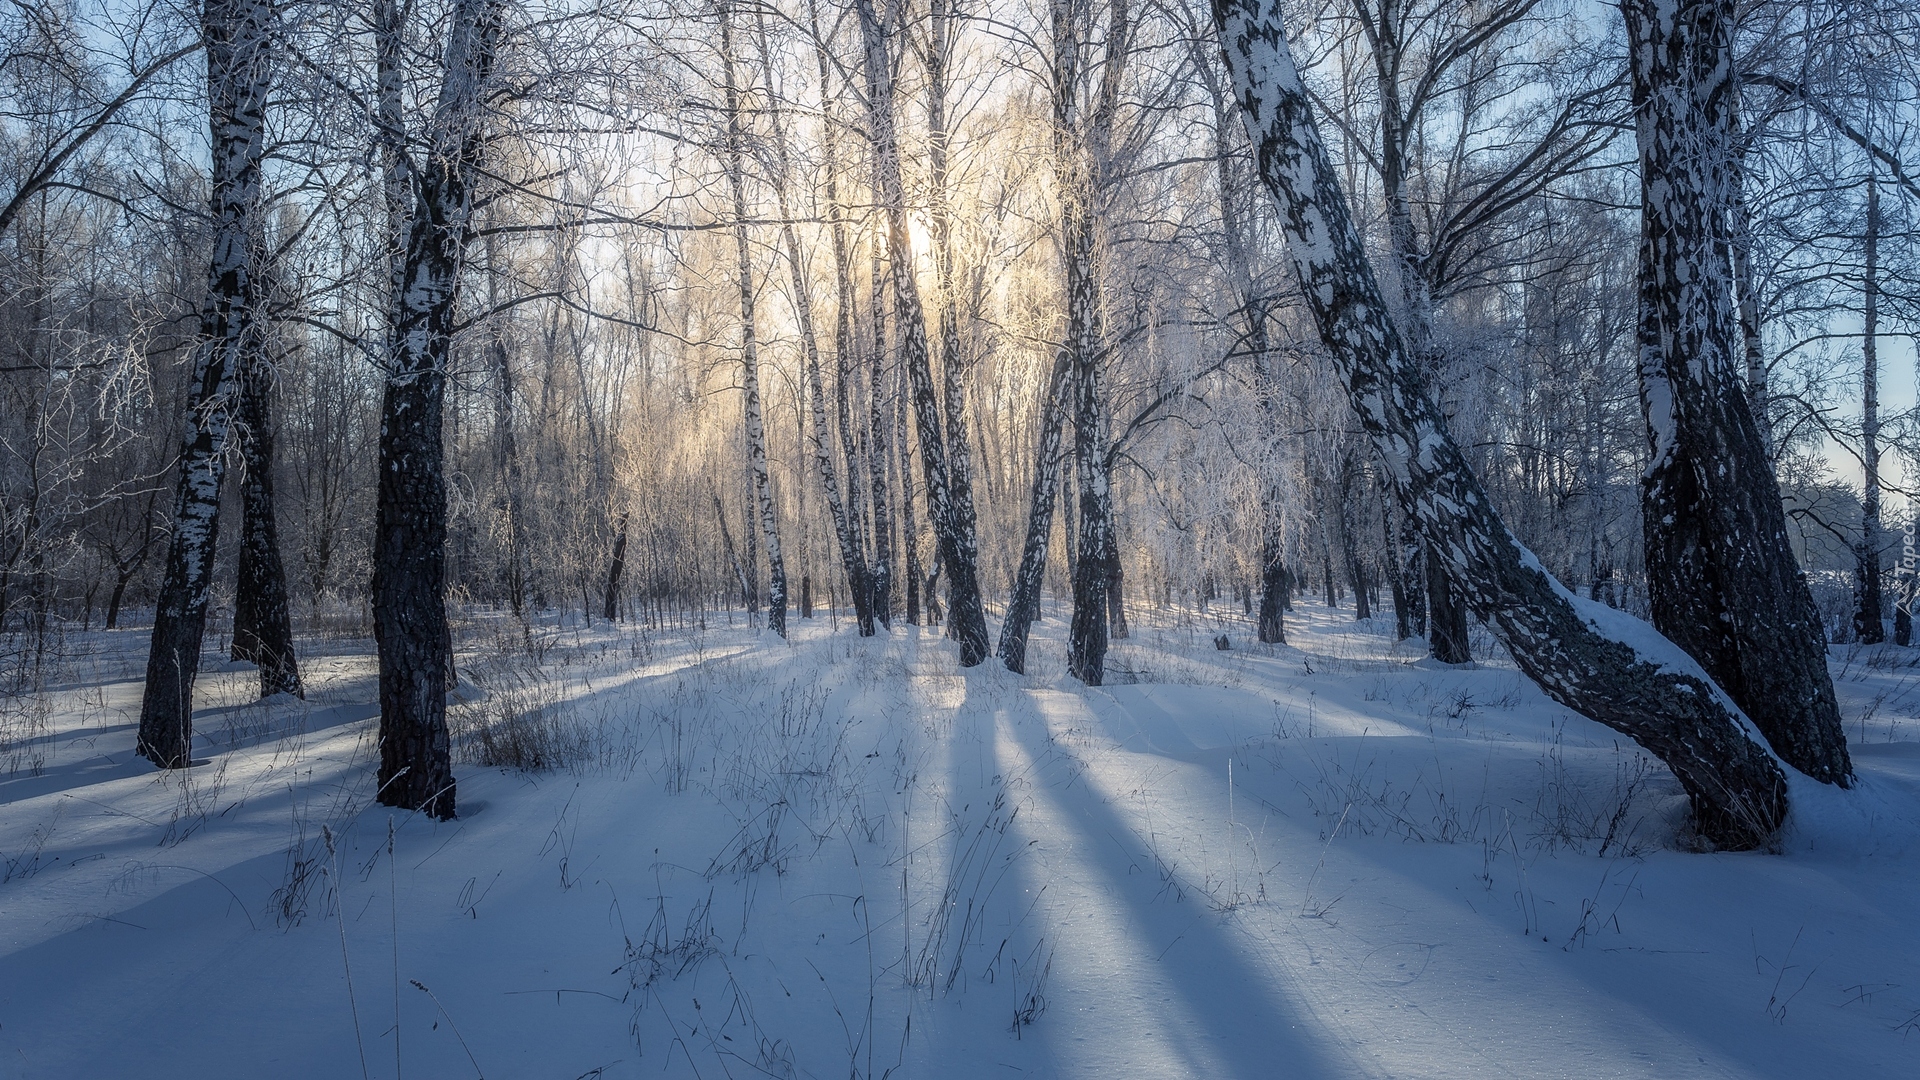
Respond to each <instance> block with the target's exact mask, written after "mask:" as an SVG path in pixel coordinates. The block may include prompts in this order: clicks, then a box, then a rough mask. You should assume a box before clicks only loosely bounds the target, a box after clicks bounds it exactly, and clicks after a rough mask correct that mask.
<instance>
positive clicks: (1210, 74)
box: [1192, 36, 1288, 645]
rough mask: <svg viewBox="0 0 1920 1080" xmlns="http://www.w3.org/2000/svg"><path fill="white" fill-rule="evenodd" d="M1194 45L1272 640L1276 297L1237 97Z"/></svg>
mask: <svg viewBox="0 0 1920 1080" xmlns="http://www.w3.org/2000/svg"><path fill="white" fill-rule="evenodd" d="M1192 49H1193V61H1194V68H1195V70H1197V71H1199V72H1201V73H1202V77H1203V78H1204V80H1205V81H1206V84H1207V91H1208V97H1209V98H1210V100H1211V101H1212V103H1213V145H1214V154H1215V157H1216V159H1217V160H1216V166H1215V167H1216V169H1217V170H1218V173H1219V179H1218V186H1219V188H1220V233H1221V238H1222V246H1223V247H1224V248H1225V254H1226V263H1227V272H1228V273H1229V274H1230V275H1231V277H1232V280H1233V284H1234V294H1235V295H1234V299H1235V300H1236V301H1238V302H1239V308H1240V313H1241V316H1242V319H1243V321H1244V322H1245V331H1244V333H1245V340H1244V343H1243V344H1242V346H1241V347H1242V348H1244V349H1245V350H1246V352H1247V357H1248V360H1249V362H1250V365H1251V367H1252V368H1253V380H1254V394H1255V397H1256V398H1257V399H1258V401H1259V404H1260V448H1261V450H1263V451H1264V452H1265V456H1264V458H1260V459H1256V460H1257V461H1258V462H1259V469H1260V618H1259V626H1258V631H1257V636H1258V638H1259V639H1260V640H1261V641H1263V642H1265V643H1267V644H1270V645H1280V644H1285V643H1286V640H1287V627H1286V617H1285V615H1284V612H1285V611H1286V609H1287V606H1288V605H1287V597H1286V595H1285V594H1286V590H1287V586H1288V581H1287V569H1286V565H1285V559H1286V545H1285V542H1284V539H1283V537H1282V536H1281V529H1282V527H1283V525H1284V524H1285V522H1284V521H1283V513H1282V509H1281V499H1282V497H1281V493H1280V483H1279V473H1280V463H1279V462H1278V461H1276V460H1273V459H1274V458H1277V457H1278V456H1279V449H1280V446H1279V444H1280V438H1281V417H1280V393H1279V385H1278V381H1279V380H1278V379H1277V378H1276V376H1275V372H1274V370H1273V356H1272V344H1271V341H1270V339H1269V337H1268V333H1267V315H1268V309H1269V308H1270V306H1271V304H1272V298H1271V297H1269V296H1265V295H1261V294H1260V293H1259V292H1258V291H1257V289H1256V287H1255V284H1254V272H1253V257H1252V255H1251V254H1250V253H1249V250H1248V247H1249V245H1248V243H1247V239H1246V231H1247V223H1246V219H1247V218H1248V217H1250V216H1251V214H1252V209H1253V208H1252V207H1251V206H1250V205H1245V204H1246V203H1247V202H1248V201H1249V200H1248V198H1247V193H1246V192H1245V190H1244V189H1245V185H1243V184H1242V183H1241V181H1240V175H1239V172H1238V171H1237V169H1236V167H1235V166H1236V163H1237V162H1238V161H1239V160H1240V159H1239V156H1238V155H1237V154H1235V153H1234V150H1235V143H1234V138H1233V131H1234V127H1233V124H1234V119H1235V118H1234V115H1233V108H1234V106H1233V99H1232V98H1231V97H1230V96H1229V95H1228V93H1227V88H1226V87H1225V86H1223V85H1221V83H1220V80H1219V79H1218V78H1217V76H1216V75H1215V69H1214V66H1213V65H1212V64H1211V63H1210V62H1209V58H1208V56H1207V55H1206V52H1205V50H1206V44H1205V42H1204V40H1203V38H1202V37H1200V36H1196V37H1195V38H1194V41H1193V44H1192Z"/></svg>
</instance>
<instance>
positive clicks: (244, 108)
mask: <svg viewBox="0 0 1920 1080" xmlns="http://www.w3.org/2000/svg"><path fill="white" fill-rule="evenodd" d="M273 19H274V9H273V4H272V2H271V0H208V2H207V3H206V5H205V6H204V7H203V8H202V9H201V17H200V27H201V40H202V44H203V47H204V48H205V50H206V56H207V106H208V109H207V126H208V134H209V137H210V139H211V143H212V146H211V150H212V154H211V162H212V174H211V177H210V179H211V184H210V187H211V197H210V199H209V207H208V209H209V217H210V219H211V223H212V225H211V231H212V235H213V254H212V258H211V259H210V261H209V263H208V267H207V292H206V297H205V299H204V300H202V302H201V306H200V332H199V338H198V341H197V343H196V345H195V354H194V372H193V383H192V387H193V397H192V400H191V404H190V406H189V409H190V412H189V414H188V416H187V418H186V430H185V431H184V433H183V434H182V436H181V440H180V458H179V465H178V468H179V470H180V472H179V480H178V487H177V489H176V492H175V496H174V513H173V535H172V537H171V538H170V539H169V542H168V545H167V563H166V570H165V576H164V577H163V579H162V581H161V586H160V597H159V602H158V604H157V606H156V609H155V612H154V623H153V644H152V648H151V650H150V651H149V653H148V654H147V681H146V688H145V691H144V695H143V697H142V701H141V705H140V732H139V741H138V746H137V748H138V751H139V753H140V755H141V756H142V757H145V758H146V759H147V760H149V761H151V762H153V763H154V764H155V765H158V766H159V767H161V768H163V769H175V768H183V767H185V766H186V765H188V764H189V763H190V761H191V757H192V751H193V682H194V675H195V674H196V673H197V672H198V670H199V667H200V644H201V635H202V633H203V631H204V630H205V629H206V619H207V592H208V587H209V585H210V584H211V581H212V576H213V556H214V547H215V544H216V543H217V541H218V539H219V530H220V491H221V487H222V486H223V484H224V481H225V479H226V448H227V439H228V436H229V434H230V433H231V431H232V429H233V425H234V417H233V412H234V407H235V401H234V397H235V383H236V381H237V379H238V376H239V373H240V371H241V369H242V367H243V366H244V364H245V363H246V354H247V353H248V352H249V351H251V350H258V349H261V348H262V347H263V346H262V342H261V337H260V327H259V325H258V324H257V323H256V320H255V315H256V308H257V304H258V300H259V292H260V290H259V288H258V283H257V281H256V278H255V275H254V268H253V261H254V260H253V253H252V251H251V244H252V241H253V239H254V237H255V236H257V235H258V233H257V230H256V229H255V228H254V215H255V214H256V213H257V211H258V205H259V201H260V163H261V159H262V157H263V155H264V153H265V146H266V142H265V132H266V108H267V97H268V92H269V89H270V87H271V85H272V78H273V65H272V55H271V51H270V49H269V40H270V38H271V35H272V33H273V29H274V28H273Z"/></svg>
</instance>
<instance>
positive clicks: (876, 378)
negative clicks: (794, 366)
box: [867, 80, 893, 630]
mask: <svg viewBox="0 0 1920 1080" xmlns="http://www.w3.org/2000/svg"><path fill="white" fill-rule="evenodd" d="M869 82H871V80H869ZM868 92H869V93H871V92H872V90H871V87H869V91H868ZM875 168H876V170H877V169H878V165H876V166H875ZM879 187H880V185H879V181H878V179H877V178H876V181H875V184H874V190H875V191H876V192H877V191H878V190H879ZM884 265H885V262H884V260H883V258H882V256H881V253H880V245H879V243H878V241H876V242H875V245H874V252H873V279H872V280H873V286H872V296H873V301H872V308H873V338H872V346H871V348H872V351H871V352H870V353H869V354H868V358H867V483H868V487H869V488H870V491H869V494H870V496H871V501H872V503H873V571H872V573H871V575H870V576H869V581H870V582H871V583H872V585H873V617H874V618H876V619H878V620H880V625H882V626H884V627H886V628H887V629H889V630H891V629H893V492H892V485H891V484H889V483H887V467H888V466H889V465H890V464H892V442H891V440H890V439H889V437H888V436H889V435H890V434H891V432H890V431H889V427H890V425H891V422H892V418H891V417H889V416H887V415H886V412H887V409H886V405H887V401H888V397H887V395H888V392H889V389H890V388H889V387H888V386H887V371H886V358H887V294H886V280H887V279H886V274H885V272H884V270H883V267H884Z"/></svg>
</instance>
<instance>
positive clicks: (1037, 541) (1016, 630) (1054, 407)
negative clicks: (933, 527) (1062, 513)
mask: <svg viewBox="0 0 1920 1080" xmlns="http://www.w3.org/2000/svg"><path fill="white" fill-rule="evenodd" d="M1072 385H1073V355H1072V353H1070V352H1069V351H1068V350H1067V349H1065V348H1062V349H1059V350H1057V351H1056V352H1055V353H1054V360H1053V371H1052V373H1051V374H1050V375H1048V377H1047V385H1046V389H1045V390H1044V391H1042V393H1043V394H1044V395H1045V396H1044V397H1043V398H1042V399H1041V402H1040V438H1039V443H1038V445H1037V446H1035V448H1034V458H1033V480H1032V482H1031V484H1030V485H1029V487H1028V490H1027V536H1026V540H1025V541H1024V542H1023V543H1022V544H1021V547H1020V568H1019V569H1018V570H1016V571H1014V575H1013V589H1012V593H1011V596H1010V597H1009V599H1008V601H1007V614H1006V618H1005V619H1003V620H1001V623H1000V645H999V648H998V649H997V650H996V651H995V655H997V656H999V657H1000V662H1001V663H1003V664H1005V665H1006V666H1007V670H1008V671H1011V672H1013V673H1014V674H1016V675H1019V674H1024V673H1025V672H1026V670H1027V635H1028V634H1029V633H1030V632H1031V631H1032V629H1033V621H1034V620H1035V619H1036V618H1038V617H1039V615H1040V589H1041V587H1042V586H1043V585H1045V584H1046V576H1047V548H1048V545H1049V544H1050V543H1051V541H1052V539H1053V512H1054V505H1055V503H1056V502H1057V501H1058V496H1059V491H1060V458H1061V451H1060V444H1061V436H1062V435H1063V434H1064V432H1065V429H1066V396H1067V394H1068V392H1069V390H1070V388H1071V387H1072Z"/></svg>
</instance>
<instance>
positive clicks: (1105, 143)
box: [1050, 0, 1131, 686]
mask: <svg viewBox="0 0 1920 1080" xmlns="http://www.w3.org/2000/svg"><path fill="white" fill-rule="evenodd" d="M1108 6H1109V15H1108V25H1107V28H1106V30H1107V33H1106V41H1105V46H1104V56H1103V61H1104V63H1103V66H1102V68H1101V73H1100V84H1099V88H1098V91H1097V93H1096V96H1095V103H1094V108H1093V111H1092V112H1091V114H1089V115H1087V116H1085V117H1084V119H1083V118H1082V116H1081V110H1080V108H1079V101H1080V52H1081V48H1082V44H1083V39H1084V38H1088V37H1091V36H1092V29H1091V27H1085V26H1082V25H1081V23H1080V21H1079V20H1080V18H1081V16H1082V14H1083V12H1082V10H1081V9H1080V8H1078V7H1077V6H1076V5H1074V4H1071V3H1067V2H1066V0H1054V2H1053V3H1052V4H1051V5H1050V15H1051V19H1052V26H1053V42H1054V44H1053V50H1054V51H1053V67H1052V72H1051V74H1052V83H1053V85H1052V93H1053V113H1054V116H1053V121H1054V156H1055V158H1056V164H1055V169H1056V170H1057V173H1058V177H1057V180H1056V187H1057V188H1058V189H1059V192H1060V195H1059V198H1060V237H1061V262H1062V269H1063V271H1064V277H1065V279H1066V280H1065V286H1066V288H1065V290H1064V291H1065V294H1066V307H1067V342H1066V344H1067V349H1068V350H1069V351H1070V352H1071V353H1072V354H1073V390H1074V398H1073V433H1074V439H1073V455H1074V472H1075V475H1076V479H1077V480H1078V482H1079V493H1078V499H1077V509H1078V512H1079V529H1078V544H1077V547H1078V555H1079V559H1078V560H1077V563H1076V565H1075V566H1074V568H1073V617H1072V620H1071V622H1070V624H1069V628H1068V659H1067V670H1068V672H1069V673H1070V674H1072V675H1073V677H1074V678H1077V679H1079V680H1080V681H1082V682H1084V683H1086V684H1087V685H1088V686H1099V685H1100V684H1101V682H1102V681H1103V679H1104V678H1105V670H1106V656H1107V643H1108V636H1109V620H1110V615H1109V613H1108V610H1107V587H1108V581H1109V577H1110V574H1111V561H1112V558H1113V543H1114V536H1113V498H1112V491H1111V488H1110V487H1109V483H1108V481H1109V474H1108V471H1107V458H1108V451H1109V448H1110V441H1111V440H1110V436H1109V434H1108V426H1107V414H1106V394H1105V392H1104V378H1103V372H1102V366H1103V360H1104V357H1103V351H1102V348H1101V346H1102V344H1103V339H1104V338H1105V336H1106V332H1105V327H1104V326H1103V325H1102V317H1101V309H1100V300H1101V296H1100V282H1101V267H1100V256H1101V252H1100V243H1099V225H1100V217H1099V209H1098V207H1097V206H1096V200H1097V199H1098V198H1099V196H1100V193H1101V192H1102V191H1103V190H1104V189H1105V186H1106V183H1107V180H1108V176H1107V169H1108V164H1109V163H1108V160H1107V157H1108V147H1109V144H1110V142H1111V136H1112V130H1113V123H1114V114H1115V112H1116V110H1117V107H1118V103H1119V95H1120V85H1121V80H1122V77H1123V74H1124V72H1125V68H1126V52H1127V48H1128V39H1129V36H1130V25H1131V24H1130V11H1129V8H1128V6H1127V0H1110V3H1109V5H1108Z"/></svg>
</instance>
